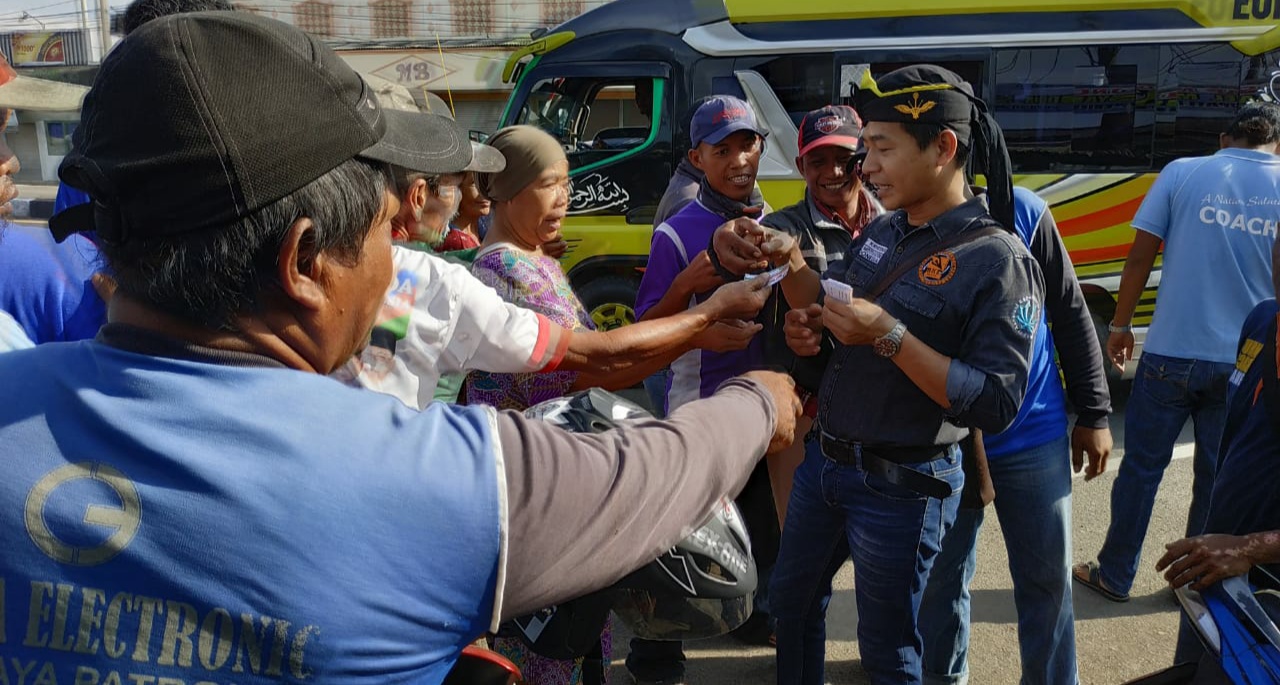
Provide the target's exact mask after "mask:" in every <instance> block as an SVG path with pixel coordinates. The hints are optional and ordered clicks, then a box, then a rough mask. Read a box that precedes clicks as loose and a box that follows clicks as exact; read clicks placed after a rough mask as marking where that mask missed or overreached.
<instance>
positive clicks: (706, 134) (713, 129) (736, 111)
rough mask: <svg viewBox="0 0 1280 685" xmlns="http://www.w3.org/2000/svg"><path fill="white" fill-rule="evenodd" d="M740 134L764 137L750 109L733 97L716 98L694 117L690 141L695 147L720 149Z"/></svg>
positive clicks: (743, 102) (701, 107)
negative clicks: (735, 134) (724, 143)
mask: <svg viewBox="0 0 1280 685" xmlns="http://www.w3.org/2000/svg"><path fill="white" fill-rule="evenodd" d="M738 131H751V132H752V133H755V134H756V135H758V136H760V137H761V138H763V137H765V133H764V131H761V130H760V125H759V124H758V123H756V113H755V112H753V111H752V110H751V105H749V104H747V103H746V102H745V101H743V100H740V99H738V98H736V97H733V96H732V95H716V96H713V97H710V98H708V99H707V101H706V102H704V103H702V105H701V106H700V107H698V109H697V111H695V112H694V113H693V121H692V122H691V123H690V124H689V139H690V140H691V141H692V142H693V146H694V147H697V146H699V145H701V144H702V143H707V144H708V145H718V144H720V142H721V141H723V140H724V139H725V138H728V137H729V136H730V135H732V134H734V133H737V132H738Z"/></svg>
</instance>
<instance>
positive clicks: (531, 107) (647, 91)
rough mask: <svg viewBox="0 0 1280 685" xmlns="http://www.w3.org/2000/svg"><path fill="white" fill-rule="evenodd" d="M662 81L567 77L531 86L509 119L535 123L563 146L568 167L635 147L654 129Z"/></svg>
mask: <svg viewBox="0 0 1280 685" xmlns="http://www.w3.org/2000/svg"><path fill="white" fill-rule="evenodd" d="M661 82H662V79H656V78H649V77H642V78H591V77H568V78H549V79H543V80H542V81H539V82H538V83H537V84H535V85H534V86H533V88H532V90H530V92H529V97H528V98H527V99H526V100H525V102H524V104H523V105H522V106H521V108H520V111H519V113H518V114H517V115H516V119H515V123H517V124H528V125H531V126H537V127H538V128H541V129H542V130H544V131H546V132H547V133H550V134H551V135H552V136H554V137H555V138H556V139H557V140H559V141H560V144H561V145H563V146H564V150H565V154H566V155H567V156H568V157H569V164H570V167H571V168H578V167H580V166H584V165H586V164H596V163H601V162H606V161H608V160H609V159H610V158H612V157H614V156H616V155H618V154H621V153H624V152H627V151H629V150H635V149H637V148H640V147H641V146H643V145H644V144H645V142H646V141H648V140H649V139H650V137H651V134H653V133H654V132H655V131H657V129H658V125H659V120H660V118H661V117H660V116H657V115H656V114H657V113H660V112H661V110H662V107H661V92H662V88H660V87H657V84H659V83H661Z"/></svg>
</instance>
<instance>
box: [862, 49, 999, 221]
mask: <svg viewBox="0 0 1280 685" xmlns="http://www.w3.org/2000/svg"><path fill="white" fill-rule="evenodd" d="M857 86H858V88H857V91H856V92H855V94H854V102H855V106H856V107H857V109H858V113H859V114H861V115H862V119H863V121H866V122H872V121H884V122H896V123H899V124H938V125H941V126H945V127H947V128H949V129H951V130H952V131H955V134H956V138H958V139H959V140H960V142H961V143H963V144H964V145H965V146H967V147H968V148H969V151H970V155H969V169H968V170H969V172H970V173H971V174H984V175H985V176H986V177H987V193H988V198H989V200H990V211H991V215H992V217H994V218H995V219H996V220H997V221H999V222H1000V223H1001V224H1002V225H1004V227H1005V228H1006V229H1009V230H1013V228H1014V227H1013V176H1012V171H1011V168H1012V164H1011V163H1010V161H1009V150H1008V148H1007V147H1006V146H1005V142H1004V133H1003V132H1002V131H1001V130H1000V125H999V124H997V123H996V121H995V118H994V117H992V116H991V114H990V113H989V112H988V111H987V105H986V103H985V102H983V101H982V99H981V98H978V97H977V96H975V95H974V93H973V86H971V85H969V83H968V82H967V81H965V80H964V79H962V78H960V76H959V75H958V74H956V73H955V72H953V71H951V70H949V69H944V68H942V67H939V66H935V65H933V64H914V65H911V66H909V67H902V68H901V69H896V70H894V71H891V72H889V73H888V74H885V75H884V76H881V77H880V78H878V79H876V78H872V76H871V72H869V71H867V72H863V75H862V83H860V84H857Z"/></svg>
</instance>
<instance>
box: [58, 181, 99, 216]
mask: <svg viewBox="0 0 1280 685" xmlns="http://www.w3.org/2000/svg"><path fill="white" fill-rule="evenodd" d="M92 201H93V200H92V199H91V198H90V197H89V193H86V192H84V191H83V190H80V189H79V188H72V187H71V186H69V185H67V184H65V183H59V184H58V194H57V195H55V196H54V198H53V213H54V214H57V213H58V212H61V211H62V210H64V209H67V208H68V207H75V206H76V205H83V204H88V203H89V202H92Z"/></svg>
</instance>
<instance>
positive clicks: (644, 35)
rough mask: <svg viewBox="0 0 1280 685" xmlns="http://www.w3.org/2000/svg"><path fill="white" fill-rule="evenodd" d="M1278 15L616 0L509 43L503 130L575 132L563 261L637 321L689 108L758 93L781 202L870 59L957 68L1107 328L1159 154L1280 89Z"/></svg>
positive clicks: (887, 65)
mask: <svg viewBox="0 0 1280 685" xmlns="http://www.w3.org/2000/svg"><path fill="white" fill-rule="evenodd" d="M1264 10H1265V11H1264ZM1278 19H1280V0H1277V1H1276V2H1274V3H1272V2H1271V1H1270V0H1265V1H1263V0H1258V1H1246V0H1132V1H1129V2H1125V3H1115V2H1111V1H1110V0H917V1H916V2H912V3H896V4H895V3H881V2H871V1H870V0H814V1H812V2H804V3H794V4H788V3H777V2H774V1H772V0H723V2H714V1H713V2H705V1H703V0H616V2H611V3H608V4H606V5H603V6H601V7H599V8H597V9H594V10H592V11H590V12H587V13H586V14H584V15H582V16H580V17H577V18H575V19H573V20H571V21H569V22H567V23H565V24H563V25H561V26H559V27H557V28H556V29H554V30H553V31H552V32H550V33H546V34H544V35H541V36H540V37H538V38H537V39H536V40H535V41H534V42H533V43H532V44H531V45H529V46H527V47H526V48H524V49H522V50H520V51H518V52H516V53H515V54H513V55H512V57H511V59H510V60H509V61H508V63H507V65H506V70H505V72H504V78H505V79H506V80H507V81H509V82H513V83H514V84H515V87H514V91H513V93H512V95H511V99H510V101H509V102H508V105H507V109H506V111H505V112H504V114H503V117H502V124H503V125H509V124H532V125H535V126H539V127H541V128H543V129H545V130H547V131H548V132H550V133H551V134H552V135H554V136H556V137H557V138H558V139H559V140H560V141H561V142H562V143H563V144H564V146H565V150H566V152H567V154H568V157H569V160H570V167H571V172H570V173H571V177H572V181H573V192H572V197H571V203H570V209H569V214H570V216H569V218H568V219H567V220H566V221H565V231H564V232H565V238H566V240H567V241H568V242H569V245H570V247H569V251H568V252H567V254H566V255H565V257H564V261H565V268H566V270H567V272H568V273H569V276H570V278H571V280H572V282H573V284H574V286H575V288H577V290H578V292H579V294H580V296H581V297H582V299H583V301H584V303H585V304H586V306H587V308H588V309H589V310H590V311H591V313H592V316H593V318H594V319H595V321H596V323H597V325H599V326H601V327H603V328H610V327H614V326H618V325H623V324H625V323H628V322H630V321H631V320H632V318H633V314H632V311H631V305H632V303H633V302H634V295H635V290H636V287H637V285H638V283H639V278H640V272H641V271H642V270H643V268H644V266H645V263H646V261H647V254H648V250H649V241H650V237H651V235H652V231H651V227H652V220H653V214H654V209H655V207H656V205H657V203H658V200H659V198H660V197H661V195H662V192H663V189H664V188H665V187H666V184H667V181H668V179H669V178H670V176H671V173H672V171H673V169H674V168H675V165H676V163H677V162H678V161H679V159H680V156H681V155H684V154H685V150H686V147H687V144H688V143H687V140H688V136H687V128H688V121H687V120H686V119H687V118H688V114H689V109H690V105H691V103H693V102H695V101H696V100H697V99H698V98H700V97H702V96H705V95H709V94H713V93H728V94H734V95H737V96H739V97H743V98H745V99H747V100H748V101H749V102H751V104H752V105H753V107H754V108H755V109H756V112H757V113H758V115H759V117H760V119H761V122H762V124H763V125H764V127H766V128H767V129H768V131H769V133H770V136H769V139H768V144H767V146H766V150H765V154H764V156H763V159H762V161H761V166H760V175H759V183H760V186H761V189H762V190H763V192H764V195H765V198H766V199H767V200H768V201H769V203H770V204H771V205H772V206H773V207H776V208H777V207H782V206H785V205H787V204H790V203H792V202H794V201H796V200H798V199H799V198H800V197H801V196H802V193H803V189H804V186H803V182H802V181H801V179H800V177H799V175H798V173H797V172H796V170H795V168H794V164H793V160H794V158H795V156H796V152H797V149H796V126H797V124H798V123H799V121H800V119H801V118H802V117H803V115H804V113H805V112H807V111H809V110H812V109H816V108H817V107H820V106H822V105H825V104H830V103H832V102H848V101H849V98H850V97H851V94H852V89H853V87H854V84H856V83H858V82H859V80H860V77H861V74H862V72H863V71H865V70H868V69H869V70H871V72H872V74H873V75H877V76H878V75H880V74H883V73H886V72H888V71H890V70H892V69H895V68H897V67H900V66H904V65H906V64H912V63H919V62H930V63H934V64H940V65H942V66H946V67H947V68H949V69H951V70H953V71H955V72H957V73H959V74H960V75H962V76H964V77H965V78H966V79H968V80H969V81H970V82H971V83H972V84H973V85H974V88H975V90H976V91H977V93H978V94H979V95H980V96H981V97H983V98H984V99H985V100H987V102H988V103H989V104H990V106H991V110H992V111H993V112H994V113H995V116H996V118H997V120H999V122H1000V124H1001V126H1002V127H1003V128H1004V131H1005V135H1006V138H1007V140H1008V143H1009V148H1010V154H1011V156H1012V159H1013V164H1014V171H1015V182H1016V183H1018V184H1020V185H1024V186H1027V187H1029V188H1031V189H1033V190H1035V191H1036V192H1038V193H1040V194H1041V195H1042V196H1043V197H1044V198H1045V199H1046V200H1048V201H1049V202H1050V204H1051V205H1052V208H1053V212H1054V216H1055V217H1056V218H1057V220H1058V223H1059V226H1060V228H1061V230H1062V234H1063V237H1064V239H1065V241H1066V244H1067V248H1068V250H1069V252H1070V254H1071V257H1072V260H1073V261H1074V262H1075V265H1076V270H1077V273H1078V274H1079V276H1080V278H1081V283H1082V286H1083V287H1084V290H1085V295H1086V297H1087V298H1088V301H1089V306H1090V309H1091V310H1092V311H1093V313H1094V318H1095V321H1096V323H1097V324H1098V326H1099V330H1100V336H1102V337H1103V339H1105V335H1106V333H1105V324H1106V323H1107V322H1108V321H1109V320H1110V318H1111V315H1112V313H1113V310H1114V308H1115V293H1116V290H1117V289H1118V287H1119V282H1120V272H1121V269H1122V267H1123V264H1124V259H1125V256H1126V254H1127V252H1128V248H1129V246H1130V244H1131V243H1132V229H1131V228H1130V226H1129V222H1130V220H1131V219H1132V218H1133V215H1134V213H1135V212H1136V210H1137V208H1138V205H1139V204H1140V203H1141V202H1142V199H1143V197H1144V196H1145V194H1146V192H1147V190H1148V189H1149V188H1150V187H1151V184H1152V182H1153V181H1154V180H1155V175H1156V173H1157V172H1159V170H1160V169H1161V168H1162V167H1163V166H1164V165H1165V164H1166V163H1168V162H1169V161H1171V160H1173V159H1175V158H1177V157H1181V156H1187V155H1199V154H1209V153H1212V152H1213V151H1214V150H1216V149H1217V147H1218V142H1217V141H1218V134H1219V133H1220V132H1222V131H1223V130H1225V128H1226V126H1227V124H1228V123H1229V122H1230V120H1231V118H1232V117H1233V116H1234V114H1235V112H1236V110H1237V109H1238V107H1239V106H1240V105H1241V104H1242V103H1243V102H1244V101H1246V100H1247V99H1249V98H1250V97H1252V96H1253V95H1255V94H1256V93H1257V92H1258V91H1259V90H1260V89H1262V88H1265V87H1266V86H1267V85H1268V84H1270V82H1271V78H1272V72H1274V71H1275V70H1276V69H1277V60H1278V59H1280V50H1277V49H1276V48H1277V47H1278V46H1280V26H1278V24H1280V22H1278V21H1277V20H1278ZM1268 230H1270V231H1273V232H1274V231H1275V230H1276V227H1275V226H1274V225H1273V226H1269V227H1268ZM1159 280H1160V272H1159V269H1158V268H1157V269H1156V270H1155V271H1154V273H1153V275H1152V277H1151V280H1150V282H1149V284H1148V289H1147V291H1146V292H1145V293H1144V295H1143V298H1142V301H1141V303H1140V304H1139V306H1138V310H1137V315H1136V317H1135V321H1134V323H1135V324H1136V326H1137V329H1138V330H1137V332H1138V341H1139V344H1141V339H1142V332H1143V329H1144V328H1145V326H1146V324H1147V323H1148V322H1149V321H1150V317H1151V313H1152V310H1153V309H1154V306H1155V288H1156V287H1157V286H1158V285H1159ZM1135 361H1136V360H1135ZM1131 366H1132V365H1131Z"/></svg>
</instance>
